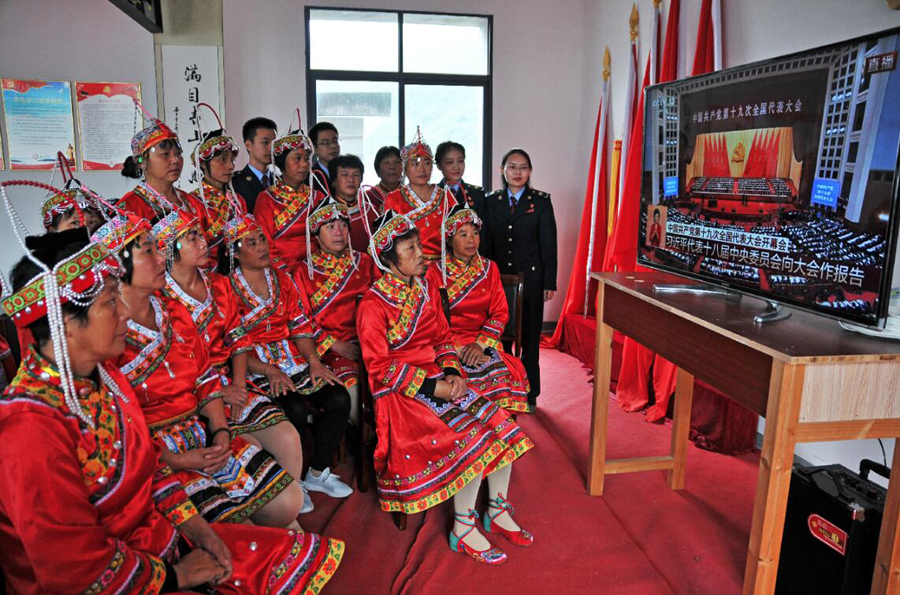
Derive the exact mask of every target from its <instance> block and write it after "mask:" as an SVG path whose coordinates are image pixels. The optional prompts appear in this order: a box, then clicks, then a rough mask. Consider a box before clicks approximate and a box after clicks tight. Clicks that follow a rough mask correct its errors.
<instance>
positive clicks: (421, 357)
mask: <svg viewBox="0 0 900 595" xmlns="http://www.w3.org/2000/svg"><path fill="white" fill-rule="evenodd" d="M371 251H372V252H373V256H374V257H376V258H380V262H381V265H382V268H383V269H386V272H385V274H384V276H383V277H381V279H379V280H378V281H376V282H375V284H374V285H373V286H372V288H371V289H370V290H369V292H368V293H366V295H365V297H364V298H363V299H362V302H360V305H359V311H358V312H357V315H356V319H357V328H358V330H359V340H360V344H361V347H362V353H363V361H364V362H365V366H366V371H367V372H368V374H369V384H370V388H371V390H372V396H373V398H374V400H375V416H376V431H377V433H378V446H377V447H376V451H375V470H376V473H377V475H378V496H379V499H380V501H381V508H382V510H386V511H403V512H406V513H416V512H421V511H423V510H426V509H428V508H431V507H432V506H436V505H438V504H440V503H441V502H444V501H446V500H448V499H450V498H451V497H452V498H453V506H454V509H455V512H456V521H455V523H454V525H453V530H452V531H451V533H450V547H451V548H452V549H454V550H455V551H458V552H465V553H468V554H469V555H470V556H472V557H473V558H475V559H476V560H478V561H480V562H484V563H488V564H499V563H502V562H505V561H506V554H505V553H503V552H502V551H501V550H499V549H497V548H491V547H490V543H488V541H487V540H486V539H485V538H484V536H483V535H482V534H481V533H480V532H479V531H478V530H477V529H476V528H475V524H476V523H475V521H476V519H477V518H478V513H477V512H475V499H476V496H477V495H478V488H479V485H480V484H481V482H482V478H483V477H485V476H487V482H488V488H489V493H490V503H489V508H488V510H487V512H486V515H485V517H484V528H485V529H486V530H487V531H489V532H498V533H500V534H502V535H504V536H505V537H507V538H508V539H510V540H511V541H512V542H513V543H515V544H517V545H523V546H527V545H531V543H532V542H533V538H532V536H531V534H529V533H528V532H527V531H524V530H522V529H521V528H520V527H519V526H518V525H517V524H516V523H515V521H514V520H513V519H512V516H511V513H512V506H511V505H510V504H509V503H508V501H507V500H506V495H507V490H508V487H509V479H510V473H511V471H512V462H513V461H514V460H515V459H516V458H518V457H519V456H520V455H521V454H522V453H524V452H525V451H527V450H528V449H530V448H531V447H532V446H533V445H532V443H531V440H529V439H528V437H527V436H525V434H524V433H523V432H522V431H521V430H520V429H519V426H518V425H516V422H515V421H513V419H512V418H511V417H510V416H509V414H507V413H506V411H504V410H503V409H501V408H500V406H499V405H497V404H496V403H493V402H491V401H490V400H488V399H487V398H485V397H483V396H482V395H480V394H479V393H478V392H476V390H474V388H473V387H472V386H467V384H466V381H465V379H464V378H463V377H462V376H460V367H461V366H460V362H459V358H458V357H457V355H456V350H455V349H454V346H453V340H452V338H451V336H450V328H449V327H448V326H447V320H446V318H444V314H443V312H442V308H441V299H440V295H439V293H438V290H437V287H435V286H434V285H433V284H429V283H428V282H427V281H423V279H422V275H424V273H425V260H424V257H423V255H422V246H421V243H420V242H419V238H418V233H417V232H416V229H415V226H414V225H413V224H412V221H410V220H409V218H407V217H405V216H403V215H397V214H396V213H394V212H392V211H386V212H385V214H384V216H383V217H382V218H380V219H379V220H378V229H377V230H376V231H375V232H374V234H373V236H372V249H371Z"/></svg>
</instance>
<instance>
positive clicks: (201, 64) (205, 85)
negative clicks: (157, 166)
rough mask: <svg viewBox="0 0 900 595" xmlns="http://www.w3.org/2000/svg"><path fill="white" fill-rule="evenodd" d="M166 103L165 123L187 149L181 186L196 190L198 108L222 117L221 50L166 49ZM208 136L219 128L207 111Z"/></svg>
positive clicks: (164, 94)
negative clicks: (206, 106)
mask: <svg viewBox="0 0 900 595" xmlns="http://www.w3.org/2000/svg"><path fill="white" fill-rule="evenodd" d="M162 70H163V103H164V104H165V108H166V114H165V115H166V117H165V122H166V124H168V125H169V126H170V127H171V128H172V129H173V130H175V132H176V133H178V139H179V140H180V141H181V146H182V148H183V149H184V169H183V170H182V172H181V178H179V180H178V186H179V187H180V188H182V189H183V190H191V189H193V188H196V187H197V185H198V184H199V182H200V180H198V179H197V174H196V172H195V171H194V167H193V165H192V164H191V159H190V156H191V152H192V151H193V150H194V147H196V146H197V144H198V142H199V140H200V133H199V131H198V128H197V126H198V123H199V122H198V114H197V106H198V105H199V104H201V103H208V104H209V105H211V106H213V107H214V108H216V111H217V112H219V113H221V112H222V109H221V106H220V105H219V48H217V47H216V46H182V45H164V46H162ZM201 115H202V117H203V121H202V127H203V132H204V133H206V132H208V131H209V130H212V129H214V128H216V127H217V124H216V122H215V118H213V117H212V115H211V114H210V113H209V112H208V111H205V110H204V111H203V113H202V114H201Z"/></svg>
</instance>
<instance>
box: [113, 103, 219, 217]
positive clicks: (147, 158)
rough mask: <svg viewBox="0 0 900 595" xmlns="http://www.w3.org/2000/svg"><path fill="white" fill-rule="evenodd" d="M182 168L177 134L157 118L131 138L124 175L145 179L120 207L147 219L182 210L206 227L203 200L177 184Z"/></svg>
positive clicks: (125, 198) (127, 195) (128, 194)
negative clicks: (177, 186) (176, 185)
mask: <svg viewBox="0 0 900 595" xmlns="http://www.w3.org/2000/svg"><path fill="white" fill-rule="evenodd" d="M182 168H184V155H182V151H181V143H179V142H178V135H177V134H175V132H174V131H173V130H172V129H171V128H169V127H168V126H166V125H165V124H163V123H162V122H160V121H159V120H157V119H155V118H154V119H153V120H152V123H151V124H150V126H148V127H146V128H144V129H143V130H141V131H139V132H138V133H137V134H135V135H134V138H132V139H131V156H129V157H128V158H126V159H125V163H124V165H123V167H122V175H123V176H125V177H126V178H135V179H140V180H142V181H141V182H140V183H139V184H138V185H137V186H135V188H134V190H132V191H131V192H129V193H127V194H126V195H125V196H123V197H122V198H121V199H119V202H118V203H117V204H118V207H119V208H121V209H123V210H126V211H131V212H132V213H134V214H135V215H138V216H139V217H142V218H144V219H146V220H147V221H154V220H156V219H158V218H159V217H164V216H165V215H167V214H169V213H170V212H172V211H173V210H175V209H181V210H182V211H185V212H186V213H189V214H190V215H192V216H194V217H197V218H198V219H199V220H200V223H201V225H202V226H203V228H204V229H205V228H206V227H208V225H207V223H206V209H205V208H204V206H203V202H202V201H201V200H200V199H199V198H197V197H196V196H194V195H193V194H189V193H187V192H184V191H182V190H180V189H178V188H176V187H175V183H176V182H178V178H180V177H181V170H182Z"/></svg>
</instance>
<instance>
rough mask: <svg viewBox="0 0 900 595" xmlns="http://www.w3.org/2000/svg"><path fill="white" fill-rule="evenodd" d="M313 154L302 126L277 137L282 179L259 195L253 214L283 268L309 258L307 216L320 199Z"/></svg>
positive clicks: (274, 151) (274, 146)
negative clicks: (312, 179)
mask: <svg viewBox="0 0 900 595" xmlns="http://www.w3.org/2000/svg"><path fill="white" fill-rule="evenodd" d="M312 154H313V144H312V141H311V140H310V139H309V137H308V136H306V133H304V132H303V130H302V129H300V128H298V129H296V130H293V131H290V132H288V133H287V134H286V135H284V136H282V137H281V138H277V139H275V141H273V142H272V155H273V156H274V163H275V166H276V167H277V168H278V169H279V170H281V178H280V179H279V180H278V182H277V183H275V184H273V185H271V186H269V187H268V188H267V189H265V190H263V191H262V192H261V193H260V194H259V196H257V197H256V207H255V208H254V209H255V210H254V211H253V215H254V217H255V218H256V221H257V222H258V224H259V226H260V227H261V228H262V230H263V231H264V232H265V234H266V236H267V237H268V239H269V242H270V245H271V249H272V263H273V264H274V265H275V266H277V267H278V268H280V269H283V270H290V269H292V268H294V267H295V266H297V264H298V263H301V262H303V261H304V260H305V259H306V219H307V217H308V216H309V213H310V210H311V209H312V206H313V205H314V204H316V203H317V202H318V201H319V200H320V199H321V195H320V193H318V192H316V191H314V190H311V189H310V186H309V173H310V170H311V169H312Z"/></svg>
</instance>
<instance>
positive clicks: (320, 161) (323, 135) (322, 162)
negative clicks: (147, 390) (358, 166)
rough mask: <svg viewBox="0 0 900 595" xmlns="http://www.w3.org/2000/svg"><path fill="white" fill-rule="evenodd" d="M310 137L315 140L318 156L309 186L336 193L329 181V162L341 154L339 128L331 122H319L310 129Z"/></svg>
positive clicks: (314, 144)
mask: <svg viewBox="0 0 900 595" xmlns="http://www.w3.org/2000/svg"><path fill="white" fill-rule="evenodd" d="M309 138H310V139H311V140H312V142H313V146H314V147H315V150H316V156H315V160H314V164H313V171H312V174H311V175H312V176H313V179H311V180H310V182H309V186H310V188H313V189H315V190H319V191H321V192H325V191H326V189H327V191H328V194H334V189H333V188H332V187H331V182H330V181H329V180H330V178H331V175H330V173H329V171H328V164H329V163H331V161H332V159H335V158H336V157H337V156H338V155H340V154H341V143H340V141H339V140H338V129H337V128H335V126H334V124H332V123H331V122H319V123H318V124H316V125H315V126H313V127H312V128H310V129H309Z"/></svg>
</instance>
